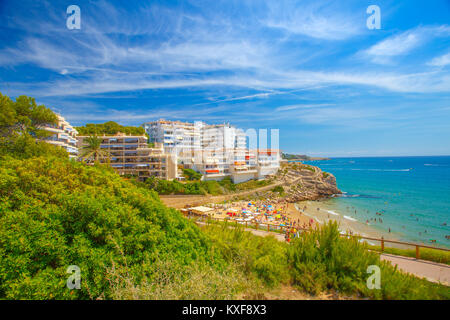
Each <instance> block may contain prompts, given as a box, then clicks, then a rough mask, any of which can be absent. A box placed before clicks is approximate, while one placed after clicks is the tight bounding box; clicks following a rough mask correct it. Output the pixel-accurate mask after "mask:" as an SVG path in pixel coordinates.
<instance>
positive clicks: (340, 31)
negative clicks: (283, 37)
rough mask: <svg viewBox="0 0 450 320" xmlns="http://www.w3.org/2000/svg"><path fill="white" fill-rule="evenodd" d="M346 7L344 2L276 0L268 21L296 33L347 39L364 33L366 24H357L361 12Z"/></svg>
mask: <svg viewBox="0 0 450 320" xmlns="http://www.w3.org/2000/svg"><path fill="white" fill-rule="evenodd" d="M342 7H343V4H342V3H339V4H337V3H327V4H326V5H325V4H324V3H320V2H318V1H308V2H292V1H276V2H273V3H271V4H270V5H269V13H268V18H267V20H266V21H265V23H266V25H267V26H268V27H270V28H277V29H281V30H284V31H286V32H288V33H290V34H294V35H302V36H307V37H310V38H317V39H325V40H343V39H347V38H349V37H352V36H355V35H357V34H359V33H361V31H362V27H361V24H360V23H355V22H356V21H357V20H358V18H357V15H356V14H354V13H353V14H351V13H350V12H343V11H342Z"/></svg>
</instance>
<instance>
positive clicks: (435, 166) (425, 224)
mask: <svg viewBox="0 0 450 320" xmlns="http://www.w3.org/2000/svg"><path fill="white" fill-rule="evenodd" d="M304 163H307V164H311V165H315V166H318V167H320V168H321V169H322V170H324V171H328V172H331V173H332V174H334V175H335V176H336V180H337V184H338V187H339V189H341V190H342V191H343V192H344V194H343V195H342V196H339V197H335V198H331V199H328V200H326V202H327V204H328V205H331V206H332V207H333V208H335V211H336V212H337V213H339V214H342V215H344V214H345V215H347V216H350V217H352V218H354V219H357V220H359V221H361V222H366V220H369V221H370V222H369V223H370V224H371V225H373V226H374V228H376V229H380V230H384V231H388V228H391V232H392V234H393V235H396V236H397V237H398V238H400V239H401V240H405V241H412V242H420V243H426V244H432V240H436V244H437V245H439V246H444V247H450V240H448V239H446V236H447V235H450V156H439V157H438V156H436V157H429V156H426V157H425V156H424V157H377V158H375V157H371V158H333V159H331V160H327V161H305V162H304ZM355 210H356V213H355ZM377 212H378V213H381V215H377V214H376V213H377ZM374 218H377V222H373V223H372V221H374V220H373V219H374ZM379 218H381V219H382V222H380V221H379ZM370 219H372V220H370Z"/></svg>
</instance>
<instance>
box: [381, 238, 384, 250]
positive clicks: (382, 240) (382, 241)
mask: <svg viewBox="0 0 450 320" xmlns="http://www.w3.org/2000/svg"><path fill="white" fill-rule="evenodd" d="M383 251H384V238H383V237H381V252H383Z"/></svg>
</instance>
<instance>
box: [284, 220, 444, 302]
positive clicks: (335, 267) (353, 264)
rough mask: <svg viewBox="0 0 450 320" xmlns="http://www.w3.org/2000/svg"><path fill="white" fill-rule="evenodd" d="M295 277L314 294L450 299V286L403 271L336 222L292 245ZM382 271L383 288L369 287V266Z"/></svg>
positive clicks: (291, 252)
mask: <svg viewBox="0 0 450 320" xmlns="http://www.w3.org/2000/svg"><path fill="white" fill-rule="evenodd" d="M289 264H290V265H291V272H292V273H291V274H292V280H293V283H294V284H295V285H297V286H298V287H299V288H301V289H303V290H305V291H307V292H309V293H312V294H318V293H320V292H324V291H328V290H330V289H334V290H338V291H339V292H344V293H347V294H358V295H361V296H365V297H371V298H375V299H449V298H450V293H449V291H448V288H447V287H445V286H442V285H438V284H434V283H430V282H428V281H426V280H421V279H418V278H415V277H413V276H410V275H407V274H405V273H402V272H399V271H398V270H397V269H396V268H395V267H393V266H392V265H390V264H389V263H388V262H385V261H380V257H379V255H378V254H376V253H374V252H370V251H368V250H367V245H366V244H364V243H360V242H358V240H357V239H354V238H352V239H348V238H343V237H340V236H339V229H338V226H337V223H336V222H330V223H328V224H326V225H324V226H322V227H321V228H320V229H318V230H317V229H316V230H312V231H310V232H306V233H303V234H302V235H301V236H300V237H299V238H296V239H295V240H294V241H293V243H292V246H290V247H289ZM369 265H376V266H379V267H380V270H381V289H380V290H377V289H373V290H370V289H368V288H367V286H366V281H367V278H368V276H369V275H368V274H367V267H368V266H369Z"/></svg>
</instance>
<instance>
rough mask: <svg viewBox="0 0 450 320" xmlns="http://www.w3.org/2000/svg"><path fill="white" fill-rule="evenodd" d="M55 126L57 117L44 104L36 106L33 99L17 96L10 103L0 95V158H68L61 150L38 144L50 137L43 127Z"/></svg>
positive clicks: (5, 97) (45, 144)
mask: <svg viewBox="0 0 450 320" xmlns="http://www.w3.org/2000/svg"><path fill="white" fill-rule="evenodd" d="M57 123H58V118H57V116H56V114H55V113H53V111H52V110H50V109H49V108H47V107H45V106H44V105H37V104H36V101H35V100H34V98H30V97H27V96H20V97H18V98H17V99H16V101H13V100H12V99H10V98H9V97H8V96H5V95H2V94H1V93H0V155H6V154H9V155H14V156H16V157H19V158H29V157H33V156H38V155H44V154H47V155H48V154H52V155H55V156H59V157H67V152H66V151H65V150H64V149H62V148H59V147H55V146H53V145H50V144H48V143H45V142H43V141H41V139H42V138H45V137H47V136H48V135H49V134H50V133H49V132H47V131H46V130H44V129H43V126H44V125H46V124H48V125H56V124H57Z"/></svg>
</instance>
